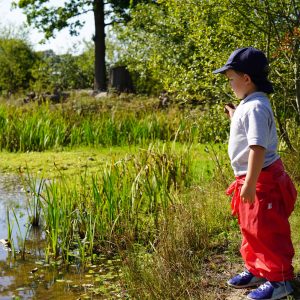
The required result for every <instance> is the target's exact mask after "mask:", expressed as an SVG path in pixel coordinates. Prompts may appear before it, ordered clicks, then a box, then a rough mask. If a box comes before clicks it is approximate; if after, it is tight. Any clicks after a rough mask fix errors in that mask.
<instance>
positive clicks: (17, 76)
mask: <svg viewBox="0 0 300 300" xmlns="http://www.w3.org/2000/svg"><path fill="white" fill-rule="evenodd" d="M35 61H36V55H35V53H34V52H33V50H32V49H31V47H30V46H29V45H28V43H27V42H26V41H24V40H21V39H16V38H0V90H2V91H6V92H8V93H15V92H17V91H18V90H19V89H27V88H28V87H29V82H30V80H31V79H32V74H31V69H32V66H33V65H34V63H35Z"/></svg>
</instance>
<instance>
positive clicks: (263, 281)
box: [227, 279, 266, 289]
mask: <svg viewBox="0 0 300 300" xmlns="http://www.w3.org/2000/svg"><path fill="white" fill-rule="evenodd" d="M265 282H266V280H264V279H262V280H260V281H257V282H252V283H251V282H250V283H248V284H244V285H234V284H231V283H230V282H229V281H227V284H228V285H229V286H230V287H233V288H235V289H245V288H249V287H257V286H259V285H261V284H263V283H265Z"/></svg>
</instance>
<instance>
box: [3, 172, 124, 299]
mask: <svg viewBox="0 0 300 300" xmlns="http://www.w3.org/2000/svg"><path fill="white" fill-rule="evenodd" d="M26 193H27V191H26V188H25V189H24V187H23V185H22V184H21V182H20V180H19V178H18V177H17V176H13V175H3V174H2V175H0V241H1V242H0V300H6V299H7V300H8V299H9V300H11V299H15V300H16V299H43V300H44V299H45V300H46V299H53V300H54V299H59V300H60V299H62V300H64V299H66V300H73V299H125V298H127V296H126V292H125V291H124V290H123V289H122V287H121V285H120V275H121V270H120V260H118V259H114V260H108V259H107V258H105V257H103V258H102V259H101V258H100V262H99V263H98V264H97V265H90V266H88V267H86V268H85V270H84V271H83V270H82V268H81V267H80V266H79V265H75V264H74V265H70V266H68V268H66V267H64V266H63V265H62V264H61V262H60V261H57V262H55V264H48V263H47V262H46V261H45V255H44V247H45V243H44V234H43V232H42V231H41V230H39V229H36V228H32V227H29V226H28V225H27V223H28V222H27V220H28V214H27V209H26V207H27V206H26V203H27V197H26ZM7 215H9V218H10V224H11V234H12V239H13V247H15V250H16V253H17V254H16V255H15V256H14V255H13V252H12V251H11V245H8V244H6V242H5V240H6V239H7V238H8V234H9V233H8V229H9V227H8V224H7ZM7 246H10V247H7ZM20 249H25V251H23V253H25V257H22V255H21V253H20V251H19V250H20ZM127 299H128V298H127Z"/></svg>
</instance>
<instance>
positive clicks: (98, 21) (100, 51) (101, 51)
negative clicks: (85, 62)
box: [93, 0, 107, 91]
mask: <svg viewBox="0 0 300 300" xmlns="http://www.w3.org/2000/svg"><path fill="white" fill-rule="evenodd" d="M93 7H94V18H95V36H94V43H95V79H94V90H95V91H106V88H107V83H106V67H105V23H104V1H103V0H94V3H93Z"/></svg>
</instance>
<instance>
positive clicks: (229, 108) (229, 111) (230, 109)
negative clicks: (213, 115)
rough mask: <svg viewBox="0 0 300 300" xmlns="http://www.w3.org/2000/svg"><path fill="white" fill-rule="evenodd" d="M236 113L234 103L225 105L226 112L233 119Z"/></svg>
mask: <svg viewBox="0 0 300 300" xmlns="http://www.w3.org/2000/svg"><path fill="white" fill-rule="evenodd" d="M234 111H235V106H234V105H233V104H232V103H227V104H225V107H224V112H225V113H226V114H227V115H228V117H229V118H230V119H231V118H232V116H233V114H234Z"/></svg>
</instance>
